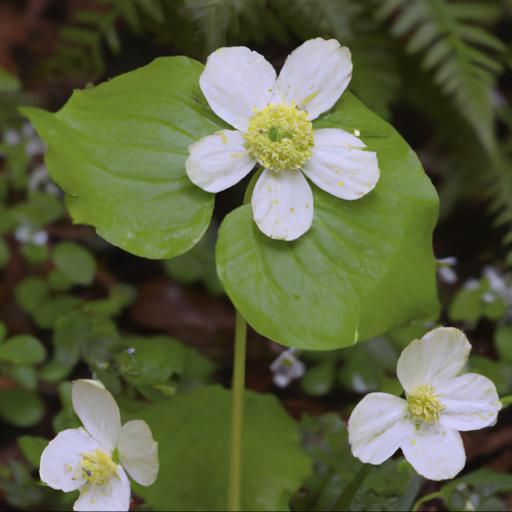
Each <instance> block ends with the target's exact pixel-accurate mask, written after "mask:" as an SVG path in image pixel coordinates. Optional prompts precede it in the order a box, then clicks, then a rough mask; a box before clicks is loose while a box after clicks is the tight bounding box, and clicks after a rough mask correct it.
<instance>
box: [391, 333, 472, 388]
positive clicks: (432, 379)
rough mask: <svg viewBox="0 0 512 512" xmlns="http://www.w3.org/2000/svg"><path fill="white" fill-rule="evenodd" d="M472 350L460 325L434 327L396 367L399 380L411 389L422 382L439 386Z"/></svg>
mask: <svg viewBox="0 0 512 512" xmlns="http://www.w3.org/2000/svg"><path fill="white" fill-rule="evenodd" d="M470 351H471V345H470V344H469V341H468V340H467V338H466V336H465V334H464V333H463V332H462V331H459V329H455V328H453V327H439V328H437V329H434V330H432V331H430V332H428V333H427V334H425V336H423V338H421V340H414V341H413V342H412V343H410V344H409V346H408V347H406V348H405V349H404V351H403V352H402V354H401V355H400V358H399V359H398V364H397V368H396V373H397V376H398V380H399V381H400V383H401V384H402V387H403V388H404V389H405V391H406V392H407V393H413V392H414V390H415V389H416V388H417V387H418V386H420V385H422V384H429V385H433V386H437V384H440V383H441V382H443V381H444V380H446V379H450V378H452V377H455V376H456V375H457V374H458V373H459V372H460V371H461V370H462V368H463V367H464V365H465V364H466V361H467V359H468V356H469V352H470Z"/></svg>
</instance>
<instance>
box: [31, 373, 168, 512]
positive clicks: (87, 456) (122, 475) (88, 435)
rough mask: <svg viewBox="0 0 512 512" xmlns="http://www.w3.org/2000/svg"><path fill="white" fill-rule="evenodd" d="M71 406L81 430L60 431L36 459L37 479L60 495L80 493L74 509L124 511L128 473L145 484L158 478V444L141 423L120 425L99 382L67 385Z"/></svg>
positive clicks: (114, 406)
mask: <svg viewBox="0 0 512 512" xmlns="http://www.w3.org/2000/svg"><path fill="white" fill-rule="evenodd" d="M72 400H73V408H74V410H75V412H76V414H77V416H78V417H79V418H80V420H81V422H82V424H83V427H81V428H71V429H67V430H63V431H62V432H60V433H59V434H58V435H57V437H55V439H53V440H52V441H50V443H49V444H48V446H47V447H46V448H45V450H44V451H43V453H42V455H41V462H40V469H39V474H40V477H41V480H42V481H43V482H44V483H46V484H47V485H49V486H50V487H52V488H54V489H58V490H61V491H64V492H71V491H75V490H79V491H80V496H79V498H78V499H77V501H76V502H75V504H74V506H73V510H78V511H82V510H83V511H92V510H105V511H111V510H112V511H114V510H115V511H123V510H125V511H126V510H129V507H130V482H129V480H128V476H127V474H126V473H128V475H130V477H131V478H133V480H135V481H136V482H137V483H139V484H140V485H144V486H148V485H151V484H153V483H154V482H155V480H156V477H157V475H158V469H159V463H158V444H157V443H156V442H155V441H154V439H153V436H152V434H151V430H150V429H149V427H148V425H147V424H146V423H145V422H144V421H142V420H132V421H128V422H127V423H125V424H124V425H122V426H121V417H120V413H119V407H118V406H117V403H116V401H115V400H114V397H113V396H112V395H111V394H110V392H109V391H107V390H106V389H105V388H104V386H103V385H102V384H101V382H99V381H95V380H78V381H75V382H73V390H72Z"/></svg>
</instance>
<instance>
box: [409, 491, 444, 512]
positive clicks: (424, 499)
mask: <svg viewBox="0 0 512 512" xmlns="http://www.w3.org/2000/svg"><path fill="white" fill-rule="evenodd" d="M442 497H443V493H442V492H441V491H436V492H432V493H430V494H426V495H425V496H422V497H421V498H420V499H419V500H417V501H416V503H415V504H414V506H413V507H412V511H411V512H417V511H418V510H419V509H420V507H421V505H423V504H424V503H427V501H431V500H435V499H437V498H442Z"/></svg>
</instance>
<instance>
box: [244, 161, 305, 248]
mask: <svg viewBox="0 0 512 512" xmlns="http://www.w3.org/2000/svg"><path fill="white" fill-rule="evenodd" d="M251 204H252V213H253V217H254V221H255V222H256V224H257V225H258V227H259V228H260V230H261V231H263V233H265V235H267V236H269V237H270V238H274V239H276V240H287V241H291V240H295V239H296V238H299V237H300V236H301V235H303V234H304V233H305V232H306V231H307V230H308V229H309V228H310V227H311V224H312V222H313V193H312V192H311V187H310V186H309V184H308V182H307V181H306V178H304V176H303V175H302V173H301V172H300V171H299V170H297V169H294V170H290V171H270V170H268V169H265V170H264V171H263V172H262V173H261V176H260V177H259V178H258V181H257V183H256V186H255V187H254V192H253V193H252V199H251Z"/></svg>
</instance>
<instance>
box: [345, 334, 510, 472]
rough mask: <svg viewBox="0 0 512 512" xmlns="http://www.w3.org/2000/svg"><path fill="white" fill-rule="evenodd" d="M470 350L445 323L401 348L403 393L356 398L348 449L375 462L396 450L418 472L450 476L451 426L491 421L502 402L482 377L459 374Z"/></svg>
mask: <svg viewBox="0 0 512 512" xmlns="http://www.w3.org/2000/svg"><path fill="white" fill-rule="evenodd" d="M470 351H471V345H470V344H469V342H468V340H467V338H466V336H465V335H464V333H463V332H462V331H460V330H458V329H454V328H451V327H440V328H437V329H434V330H432V331H430V332H429V333H427V334H426V335H425V336H423V338H422V339H420V340H415V341H413V342H412V343H411V344H410V345H409V346H408V347H406V348H405V349H404V351H403V352H402V354H401V356H400V358H399V360H398V365H397V376H398V380H399V381H400V383H401V384H402V387H403V388H404V390H405V398H400V397H398V396H395V395H390V394H388V393H370V394H369V395H367V396H365V397H364V398H363V399H362V400H361V402H359V403H358V404H357V406H356V407H355V409H354V411H353V412H352V414H351V416H350V419H349V422H348V431H349V442H350V445H351V448H352V453H353V455H354V456H355V457H357V458H358V459H360V460H361V461H362V462H365V463H369V464H382V463H383V462H384V461H385V460H386V459H388V458H389V457H391V456H392V455H393V454H394V453H395V452H396V451H397V450H398V449H399V448H400V449H401V450H402V452H403V454H404V456H405V458H406V459H407V460H408V461H409V463H410V464H411V465H412V466H413V467H414V469H415V470H416V471H417V472H418V473H419V474H420V475H423V476H424V477H425V478H428V479H430V480H444V479H449V478H453V477H455V476H456V475H457V474H458V473H459V472H460V471H461V470H462V469H463V467H464V465H465V463H466V455H465V452H464V445H463V443H462V438H461V435H460V434H459V431H468V430H478V429H481V428H484V427H487V426H489V425H493V424H494V423H495V422H496V419H497V415H498V411H499V410H500V409H501V407H502V405H501V403H500V401H499V398H498V394H497V391H496V387H495V385H494V384H493V383H492V382H491V381H490V380H489V379H488V378H486V377H483V376H482V375H478V374H476V373H466V374H461V371H462V370H463V368H464V366H465V364H466V361H467V359H468V356H469V353H470Z"/></svg>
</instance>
